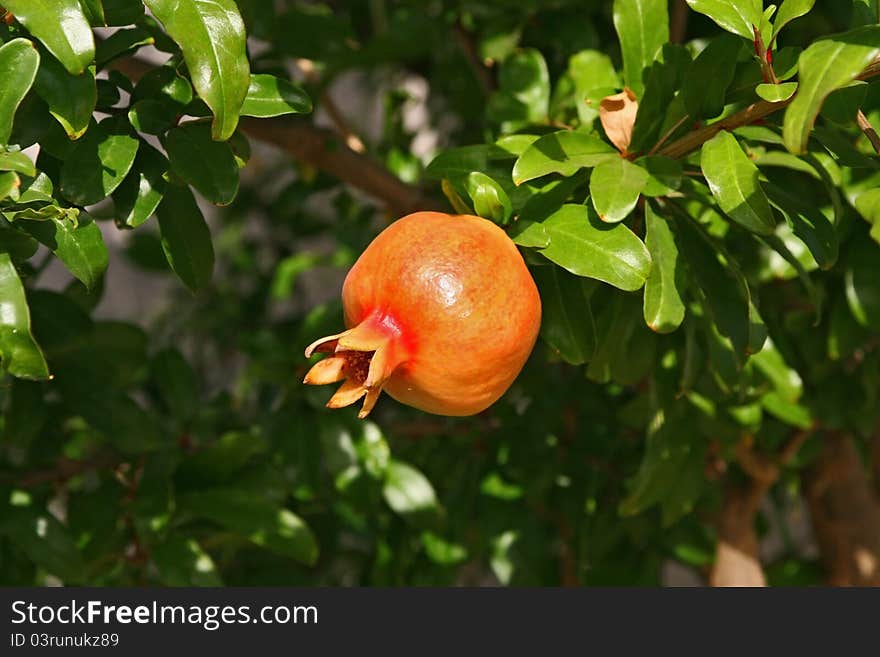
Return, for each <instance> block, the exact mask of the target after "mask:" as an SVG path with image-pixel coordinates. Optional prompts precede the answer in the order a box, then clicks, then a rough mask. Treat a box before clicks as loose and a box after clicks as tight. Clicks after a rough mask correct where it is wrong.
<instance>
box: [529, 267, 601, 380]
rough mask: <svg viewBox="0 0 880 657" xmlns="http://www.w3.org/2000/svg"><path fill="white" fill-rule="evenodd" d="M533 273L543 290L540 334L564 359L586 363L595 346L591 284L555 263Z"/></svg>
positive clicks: (534, 269) (533, 270)
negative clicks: (556, 265)
mask: <svg viewBox="0 0 880 657" xmlns="http://www.w3.org/2000/svg"><path fill="white" fill-rule="evenodd" d="M531 272H532V276H533V277H534V279H535V283H536V284H537V286H538V290H539V291H540V293H541V337H542V338H543V339H544V340H545V341H546V342H547V344H548V345H549V346H550V348H551V349H552V350H553V351H554V352H555V353H557V354H558V355H559V356H560V357H561V358H562V359H563V360H564V361H565V362H567V363H571V364H572V365H582V364H584V363H586V362H587V361H589V360H590V358H592V356H593V352H594V351H595V349H596V322H595V320H594V319H593V312H592V309H591V307H590V296H591V295H592V291H593V289H592V285H591V284H590V282H589V281H586V280H584V279H583V278H580V277H578V276H573V275H571V274H569V273H568V272H566V271H565V270H563V269H560V268H559V267H555V266H549V267H534V268H533V269H532V270H531Z"/></svg>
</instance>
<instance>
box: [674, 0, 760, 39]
mask: <svg viewBox="0 0 880 657" xmlns="http://www.w3.org/2000/svg"><path fill="white" fill-rule="evenodd" d="M687 3H688V6H689V7H690V8H691V9H693V10H694V11H696V12H699V13H701V14H705V15H706V16H708V17H709V18H711V19H712V20H713V21H715V22H716V23H717V24H718V26H719V27H721V28H722V29H725V30H727V31H728V32H732V33H733V34H738V35H739V36H741V37H744V38H746V39H748V40H749V41H751V40H752V39H754V38H755V35H754V31H753V29H752V26H755V27H759V26H760V25H761V16H762V13H763V11H764V4H763V2H762V0H687Z"/></svg>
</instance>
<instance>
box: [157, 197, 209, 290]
mask: <svg viewBox="0 0 880 657" xmlns="http://www.w3.org/2000/svg"><path fill="white" fill-rule="evenodd" d="M156 216H157V217H158V219H159V229H160V231H161V233H162V250H163V251H164V252H165V257H166V258H167V259H168V264H169V265H171V269H172V270H174V273H176V274H177V275H178V276H179V277H180V280H182V281H183V282H184V283H185V284H186V286H187V287H189V289H191V290H192V291H194V292H195V291H196V290H198V289H199V288H201V287H203V286H204V285H206V284H207V283H208V282H210V280H211V274H212V272H213V270H214V247H213V245H212V244H211V232H210V231H209V230H208V224H206V223H205V218H204V217H203V216H202V211H201V210H200V209H199V206H198V205H197V204H196V200H195V198H193V195H192V192H191V191H190V190H189V188H188V187H178V186H177V185H169V186H168V188H167V189H166V190H165V196H164V197H163V198H162V202H161V203H160V204H159V207H158V209H157V211H156Z"/></svg>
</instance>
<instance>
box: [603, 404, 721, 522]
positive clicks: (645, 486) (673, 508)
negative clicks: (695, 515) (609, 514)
mask: <svg viewBox="0 0 880 657" xmlns="http://www.w3.org/2000/svg"><path fill="white" fill-rule="evenodd" d="M692 435H693V434H692V432H691V431H689V430H688V423H686V422H684V421H682V420H680V419H677V418H667V417H666V413H665V412H664V411H662V410H661V411H658V412H657V413H656V415H655V416H654V418H653V420H652V421H651V425H650V426H649V428H648V431H647V436H646V440H645V453H644V456H643V457H642V463H641V465H640V466H639V471H638V473H636V476H635V478H634V479H633V481H632V484H631V486H632V487H631V490H630V492H629V495H627V496H626V498H624V500H623V501H622V502H621V503H620V506H619V508H618V511H619V512H620V514H621V515H622V516H633V515H636V514H639V513H642V512H643V511H645V510H646V509H648V508H650V507H651V506H653V505H655V504H659V505H660V506H661V508H662V509H663V525H664V526H668V525H671V524H672V523H673V522H674V521H675V520H677V519H678V518H680V517H681V516H682V515H684V514H686V513H689V512H690V511H691V510H692V509H693V506H694V504H695V502H696V500H697V499H698V498H699V496H700V494H701V493H702V490H703V487H704V486H705V479H704V476H703V470H704V463H703V462H704V459H705V453H706V446H705V443H704V442H701V441H694V440H693V439H692Z"/></svg>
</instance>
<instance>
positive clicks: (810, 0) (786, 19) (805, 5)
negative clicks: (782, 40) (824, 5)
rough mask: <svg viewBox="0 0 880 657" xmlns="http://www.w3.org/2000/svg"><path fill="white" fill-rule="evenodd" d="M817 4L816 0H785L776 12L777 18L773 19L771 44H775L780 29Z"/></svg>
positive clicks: (805, 13)
mask: <svg viewBox="0 0 880 657" xmlns="http://www.w3.org/2000/svg"><path fill="white" fill-rule="evenodd" d="M814 4H816V0H783V2H782V4H781V5H780V6H779V10H778V11H777V12H776V20H774V21H773V37H772V38H771V39H770V43H769V45H771V46H772V45H773V41H774V40H775V39H776V35H777V34H779V30H781V29H782V28H783V27H785V26H786V25H788V24H789V23H791V22H792V21H793V20H794V19H795V18H800V17H801V16H805V15H807V14H808V13H809V12H810V10H811V9H812V8H813V5H814Z"/></svg>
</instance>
